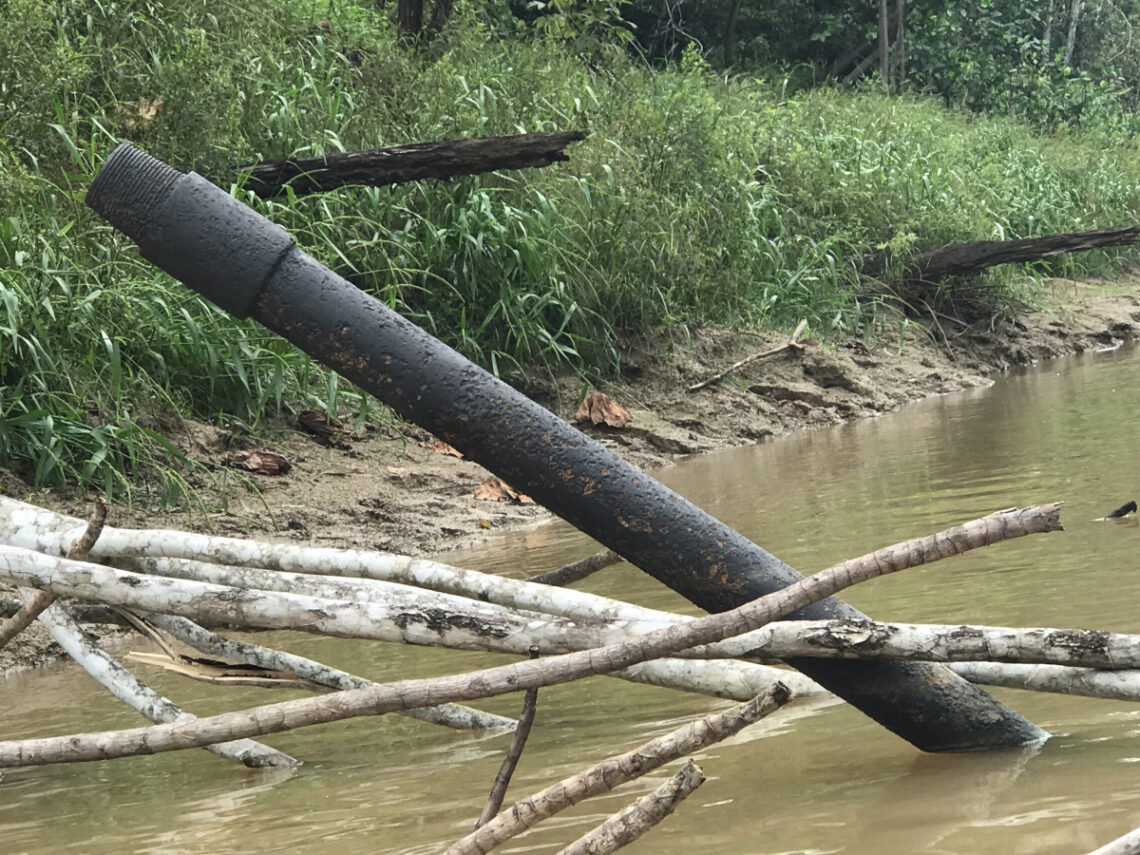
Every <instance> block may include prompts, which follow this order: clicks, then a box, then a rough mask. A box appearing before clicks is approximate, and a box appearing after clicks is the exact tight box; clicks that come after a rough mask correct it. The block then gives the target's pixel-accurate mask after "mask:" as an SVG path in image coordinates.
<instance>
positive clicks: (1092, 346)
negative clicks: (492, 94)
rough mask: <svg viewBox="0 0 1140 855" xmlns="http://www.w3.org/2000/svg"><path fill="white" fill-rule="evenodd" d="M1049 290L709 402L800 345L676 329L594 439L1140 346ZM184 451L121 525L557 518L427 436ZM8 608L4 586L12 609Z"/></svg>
mask: <svg viewBox="0 0 1140 855" xmlns="http://www.w3.org/2000/svg"><path fill="white" fill-rule="evenodd" d="M1050 288H1051V303H1052V308H1048V309H1045V310H1042V311H1034V312H1027V313H1025V314H1022V315H1021V316H1019V317H1018V318H1017V319H1016V320H1015V321H1012V322H1007V323H1003V324H1001V325H1000V326H998V327H996V328H995V329H993V330H970V331H965V332H963V333H962V334H960V335H957V336H953V337H950V338H949V340H948V341H939V342H936V341H934V340H932V338H931V337H930V336H929V335H926V334H922V333H920V332H918V331H917V328H916V327H913V326H911V327H910V328H909V331H908V334H907V337H906V339H905V341H904V342H903V346H902V348H901V350H900V347H899V341H898V340H897V338H896V339H895V340H894V341H887V340H885V339H883V340H880V341H877V342H869V343H868V342H864V341H862V340H858V339H854V338H840V339H832V340H830V341H827V342H819V341H817V340H815V339H814V338H812V336H811V333H810V330H809V331H808V334H807V335H806V336H805V338H804V339H803V340H802V343H803V345H804V346H803V349H802V350H787V351H784V352H781V353H777V354H775V355H773V356H771V357H768V358H764V359H760V360H757V361H754V362H752V363H751V364H749V365H747V366H746V367H744V368H742V369H741V370H740V371H739V373H737V374H734V375H731V376H730V377H729V378H726V379H725V380H723V381H721V382H720V383H718V384H716V385H713V386H711V387H707V388H704V389H701V390H698V391H695V392H689V391H687V390H688V388H689V387H690V386H691V385H693V384H694V383H697V382H699V381H701V380H704V379H706V378H708V377H710V376H712V375H714V374H716V373H718V372H719V371H722V370H723V369H725V368H727V367H728V366H729V365H732V364H733V363H735V362H736V361H738V360H740V359H742V358H744V357H747V356H749V355H752V354H754V353H760V352H763V351H767V350H771V349H774V348H777V347H779V346H780V345H781V344H784V343H785V342H786V341H787V334H786V333H784V334H778V333H775V332H773V333H770V334H767V335H763V336H755V335H744V334H740V333H733V332H729V331H725V330H714V329H705V330H691V331H689V332H688V334H686V335H682V334H681V333H680V332H674V333H673V335H672V337H671V338H670V339H669V340H667V341H662V340H660V339H659V340H657V341H655V342H653V343H652V346H650V344H649V343H643V344H641V345H639V346H635V347H631V348H630V349H629V352H628V353H627V355H626V359H625V367H626V371H625V379H624V382H622V383H615V384H613V385H611V386H607V387H606V388H605V389H604V391H605V392H607V393H608V394H610V395H611V396H612V397H614V398H615V399H616V400H618V401H619V402H621V403H622V404H623V405H624V406H625V407H627V408H628V409H629V410H630V411H631V413H632V415H633V418H632V420H631V421H630V422H629V423H628V424H627V425H626V426H625V427H624V428H622V429H620V430H618V429H613V428H606V427H604V426H601V427H594V426H589V427H587V428H586V432H587V433H589V434H590V435H591V436H593V437H594V438H595V439H597V440H599V441H600V442H603V443H605V444H606V445H609V446H610V447H612V448H613V449H614V450H615V451H616V452H617V453H618V454H620V455H622V456H623V457H625V458H626V459H628V460H630V461H632V462H633V463H635V464H637V465H639V466H641V467H643V468H645V469H648V470H650V471H652V470H653V469H656V468H660V467H662V466H668V465H670V464H671V463H672V462H673V461H674V460H676V459H677V458H678V456H681V455H689V454H699V453H702V452H706V451H711V450H714V449H719V448H727V447H733V446H741V445H748V444H751V443H755V442H763V441H767V440H770V439H775V438H778V437H780V436H784V435H787V434H789V433H792V432H795V431H799V430H805V429H811V428H818V427H826V426H829V425H833V424H839V423H842V422H846V421H851V420H854V419H860V418H874V417H877V416H879V415H882V414H884V413H888V412H891V411H893V410H897V409H899V408H900V407H903V406H905V405H906V404H907V403H910V402H912V401H916V400H920V399H922V398H926V397H929V396H931V395H940V394H948V393H951V392H955V391H958V390H961V389H966V388H973V387H978V386H986V385H989V384H991V383H992V382H993V378H994V377H995V376H997V375H999V374H1000V373H1002V372H1003V371H1007V370H1009V369H1011V368H1014V367H1016V366H1021V365H1028V364H1032V363H1035V362H1040V361H1043V360H1047V359H1052V358H1055V357H1059V356H1064V355H1067V354H1072V353H1080V352H1083V351H1088V350H1097V349H1105V348H1113V347H1118V346H1120V345H1121V344H1123V343H1125V342H1128V341H1132V340H1134V339H1135V338H1137V337H1140V299H1138V298H1137V297H1136V296H1134V294H1135V293H1137V292H1138V291H1140V281H1137V280H1134V281H1131V282H1127V283H1123V284H1117V285H1114V286H1113V287H1112V288H1111V289H1109V288H1106V287H1104V286H1102V285H1096V284H1078V283H1073V282H1066V281H1054V282H1053V283H1052V284H1051V286H1050ZM525 391H526V392H527V393H528V394H530V395H531V396H532V397H534V398H536V399H537V400H539V401H540V403H542V404H544V405H545V406H547V407H548V408H549V409H551V410H552V411H553V412H555V413H556V414H558V415H560V416H563V417H565V418H570V417H572V415H573V412H574V410H575V408H576V407H577V404H578V399H579V397H580V395H581V386H580V383H579V382H578V381H577V380H575V379H573V378H565V379H562V380H558V381H554V382H542V383H539V382H536V383H534V384H533V388H527V389H526V390H525ZM169 438H170V439H171V440H172V441H173V442H175V443H176V444H178V445H179V446H180V447H181V448H182V449H183V451H184V452H185V453H187V454H188V455H189V456H191V457H193V458H194V459H195V460H198V461H200V462H201V464H202V469H201V470H200V471H199V472H198V473H195V472H187V473H186V477H187V478H188V480H190V481H191V482H192V483H193V484H194V486H195V487H196V489H197V496H196V497H195V503H194V504H192V505H191V507H190V508H189V509H188V510H182V511H177V512H173V511H154V510H151V509H148V508H145V507H142V506H141V505H139V504H136V505H134V506H133V507H129V508H128V507H121V506H116V507H114V508H112V510H111V514H110V516H109V521H110V523H111V524H113V525H116V526H121V527H150V528H181V529H191V530H196V531H212V532H213V533H216V534H224V535H232V536H236V537H252V538H263V539H280V540H288V541H293V542H297V543H302V544H307V545H316V546H342V547H352V548H361V549H372V550H381V551H391V552H397V553H404V554H412V555H430V554H437V553H440V552H444V551H447V550H450V549H454V548H457V547H459V546H470V545H472V544H473V543H477V542H478V541H480V540H484V539H486V538H489V537H493V536H494V533H495V532H496V531H497V530H501V529H504V528H512V527H519V526H528V525H534V524H537V523H538V522H540V521H542V520H543V519H545V518H546V517H547V516H548V513H547V512H546V511H545V510H544V509H542V508H540V507H538V506H537V505H535V504H528V503H519V502H517V501H498V502H496V501H487V500H483V499H479V498H476V495H475V493H476V488H478V487H479V485H480V484H481V483H482V482H483V481H484V480H486V479H487V478H488V477H489V476H490V473H488V472H487V471H486V470H484V469H483V468H482V467H480V466H479V465H477V464H475V463H473V462H471V461H467V460H462V459H458V458H456V457H454V456H450V455H446V454H440V453H438V452H437V451H435V450H434V449H433V447H432V446H433V442H434V437H431V436H429V435H428V434H426V433H425V432H423V431H421V430H420V429H418V428H416V427H415V426H413V425H407V424H403V423H400V424H395V423H390V424H388V425H387V426H386V427H382V428H380V429H378V430H376V431H374V432H373V433H372V434H371V435H369V436H368V437H367V438H365V439H362V440H359V441H346V442H342V443H338V444H334V445H327V444H322V443H320V442H318V441H317V440H315V439H314V437H312V436H311V435H310V434H307V433H305V432H303V431H301V430H300V429H295V428H292V427H289V428H285V427H281V428H279V429H277V430H275V431H272V432H270V434H269V435H268V436H266V437H265V438H263V439H262V440H261V441H259V443H258V445H257V447H258V448H264V449H269V450H273V451H276V452H279V453H281V454H284V455H285V456H286V457H287V458H288V459H289V460H290V462H291V463H292V468H291V469H290V471H289V472H288V473H287V474H285V475H279V476H269V475H257V474H253V475H250V476H248V480H241V479H238V478H236V477H234V476H233V474H232V473H233V470H232V469H230V468H229V463H230V462H231V461H232V459H233V457H234V455H235V454H236V453H237V452H239V451H241V450H243V449H247V448H249V447H250V445H249V443H248V442H246V441H242V440H241V439H240V438H238V437H235V436H233V435H231V434H229V433H228V432H226V431H223V430H221V429H219V428H214V427H211V426H209V425H204V424H200V423H194V422H186V423H184V424H183V425H182V426H181V427H180V428H179V429H177V430H172V431H171V432H170V434H169ZM0 490H3V492H4V493H5V494H6V495H10V496H13V497H15V498H19V499H22V500H25V501H29V502H32V503H35V504H40V505H44V506H47V507H51V508H54V509H56V510H60V511H63V512H66V513H71V514H74V515H75V516H78V517H86V516H87V513H88V504H89V497H87V496H83V495H79V494H78V493H77V492H76V491H73V490H57V491H50V492H35V491H32V490H31V489H30V488H28V487H27V485H26V484H24V483H23V482H22V481H20V480H19V479H18V478H16V477H15V476H14V475H13V474H11V473H9V472H6V471H4V470H0ZM7 595H8V592H5V591H3V590H2V589H0V599H7ZM58 655H59V651H58V650H57V649H53V647H52V645H51V644H50V642H49V641H48V639H47V638H46V637H45V635H44V634H43V633H42V632H25V633H24V634H23V635H22V636H21V637H20V638H19V639H18V640H17V641H16V642H14V643H13V644H12V645H10V646H9V647H8V648H6V649H4V650H3V651H0V673H2V672H4V671H6V670H8V669H10V668H14V667H28V666H34V665H38V664H43V663H45V662H48V661H51V660H52V659H53V658H56V657H57V656H58Z"/></svg>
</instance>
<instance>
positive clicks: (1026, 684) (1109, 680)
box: [950, 662, 1140, 701]
mask: <svg viewBox="0 0 1140 855" xmlns="http://www.w3.org/2000/svg"><path fill="white" fill-rule="evenodd" d="M950 667H951V669H952V670H953V671H954V673H956V674H958V675H959V676H960V677H965V678H966V679H967V680H969V681H970V682H971V683H980V684H982V685H985V686H1003V687H1005V688H1007V689H1025V690H1026V691H1030V692H1056V693H1057V694H1060V695H1082V696H1084V697H1087V698H1104V699H1106V700H1114V701H1140V670H1136V669H1127V670H1123V671H1102V670H1100V669H1097V668H1073V667H1070V666H1068V665H1013V664H1008V663H1005V662H959V663H956V664H954V665H951V666H950Z"/></svg>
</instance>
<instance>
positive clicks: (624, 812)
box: [558, 760, 705, 855]
mask: <svg viewBox="0 0 1140 855" xmlns="http://www.w3.org/2000/svg"><path fill="white" fill-rule="evenodd" d="M704 782H705V773H704V772H703V771H702V770H701V767H700V766H698V765H697V764H696V763H694V762H693V761H692V760H690V761H689V762H688V763H686V764H685V765H684V767H683V768H682V769H681V771H679V772H678V773H677V774H676V775H674V776H673V777H672V778H670V779H669V780H668V781H666V782H665V783H664V784H662V785H661V786H659V787H658V788H657V789H656V790H654V791H653V792H652V793H647V794H646V795H644V796H642V797H641V798H639V799H636V800H635V801H634V802H632V803H631V804H629V805H628V806H626V807H624V808H622V809H621V810H620V811H618V812H617V813H616V814H614V815H613V816H611V817H610V818H609V819H607V820H606V821H605V822H603V823H602V824H601V825H599V826H598V827H597V828H594V829H591V830H590V831H588V832H587V833H586V834H584V835H582V836H581V837H579V838H578V839H577V840H575V841H574V842H573V843H571V844H570V845H569V846H567V847H566V848H565V849H563V850H561V851H560V852H559V853H558V855H610V853H612V852H617V851H618V850H619V849H621V848H622V847H623V846H627V845H629V844H630V843H632V842H633V841H635V840H637V838H639V837H641V836H642V835H643V834H645V832H647V831H649V829H651V828H653V826H655V825H657V824H658V823H659V822H661V820H663V819H665V817H667V816H668V815H669V814H671V813H672V812H673V811H674V810H676V808H677V805H679V804H680V803H681V802H683V801H684V800H685V799H686V798H688V797H689V795H691V794H692V792H693V791H694V790H696V789H697V787H699V786H700V785H701V784H703V783H704Z"/></svg>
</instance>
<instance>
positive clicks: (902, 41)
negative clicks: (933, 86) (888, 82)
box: [893, 0, 906, 92]
mask: <svg viewBox="0 0 1140 855" xmlns="http://www.w3.org/2000/svg"><path fill="white" fill-rule="evenodd" d="M895 14H896V15H897V16H898V21H896V22H895V51H894V52H895V55H894V57H893V58H894V67H895V91H896V92H902V90H903V88H904V87H905V86H906V0H897V2H896V4H895Z"/></svg>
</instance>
